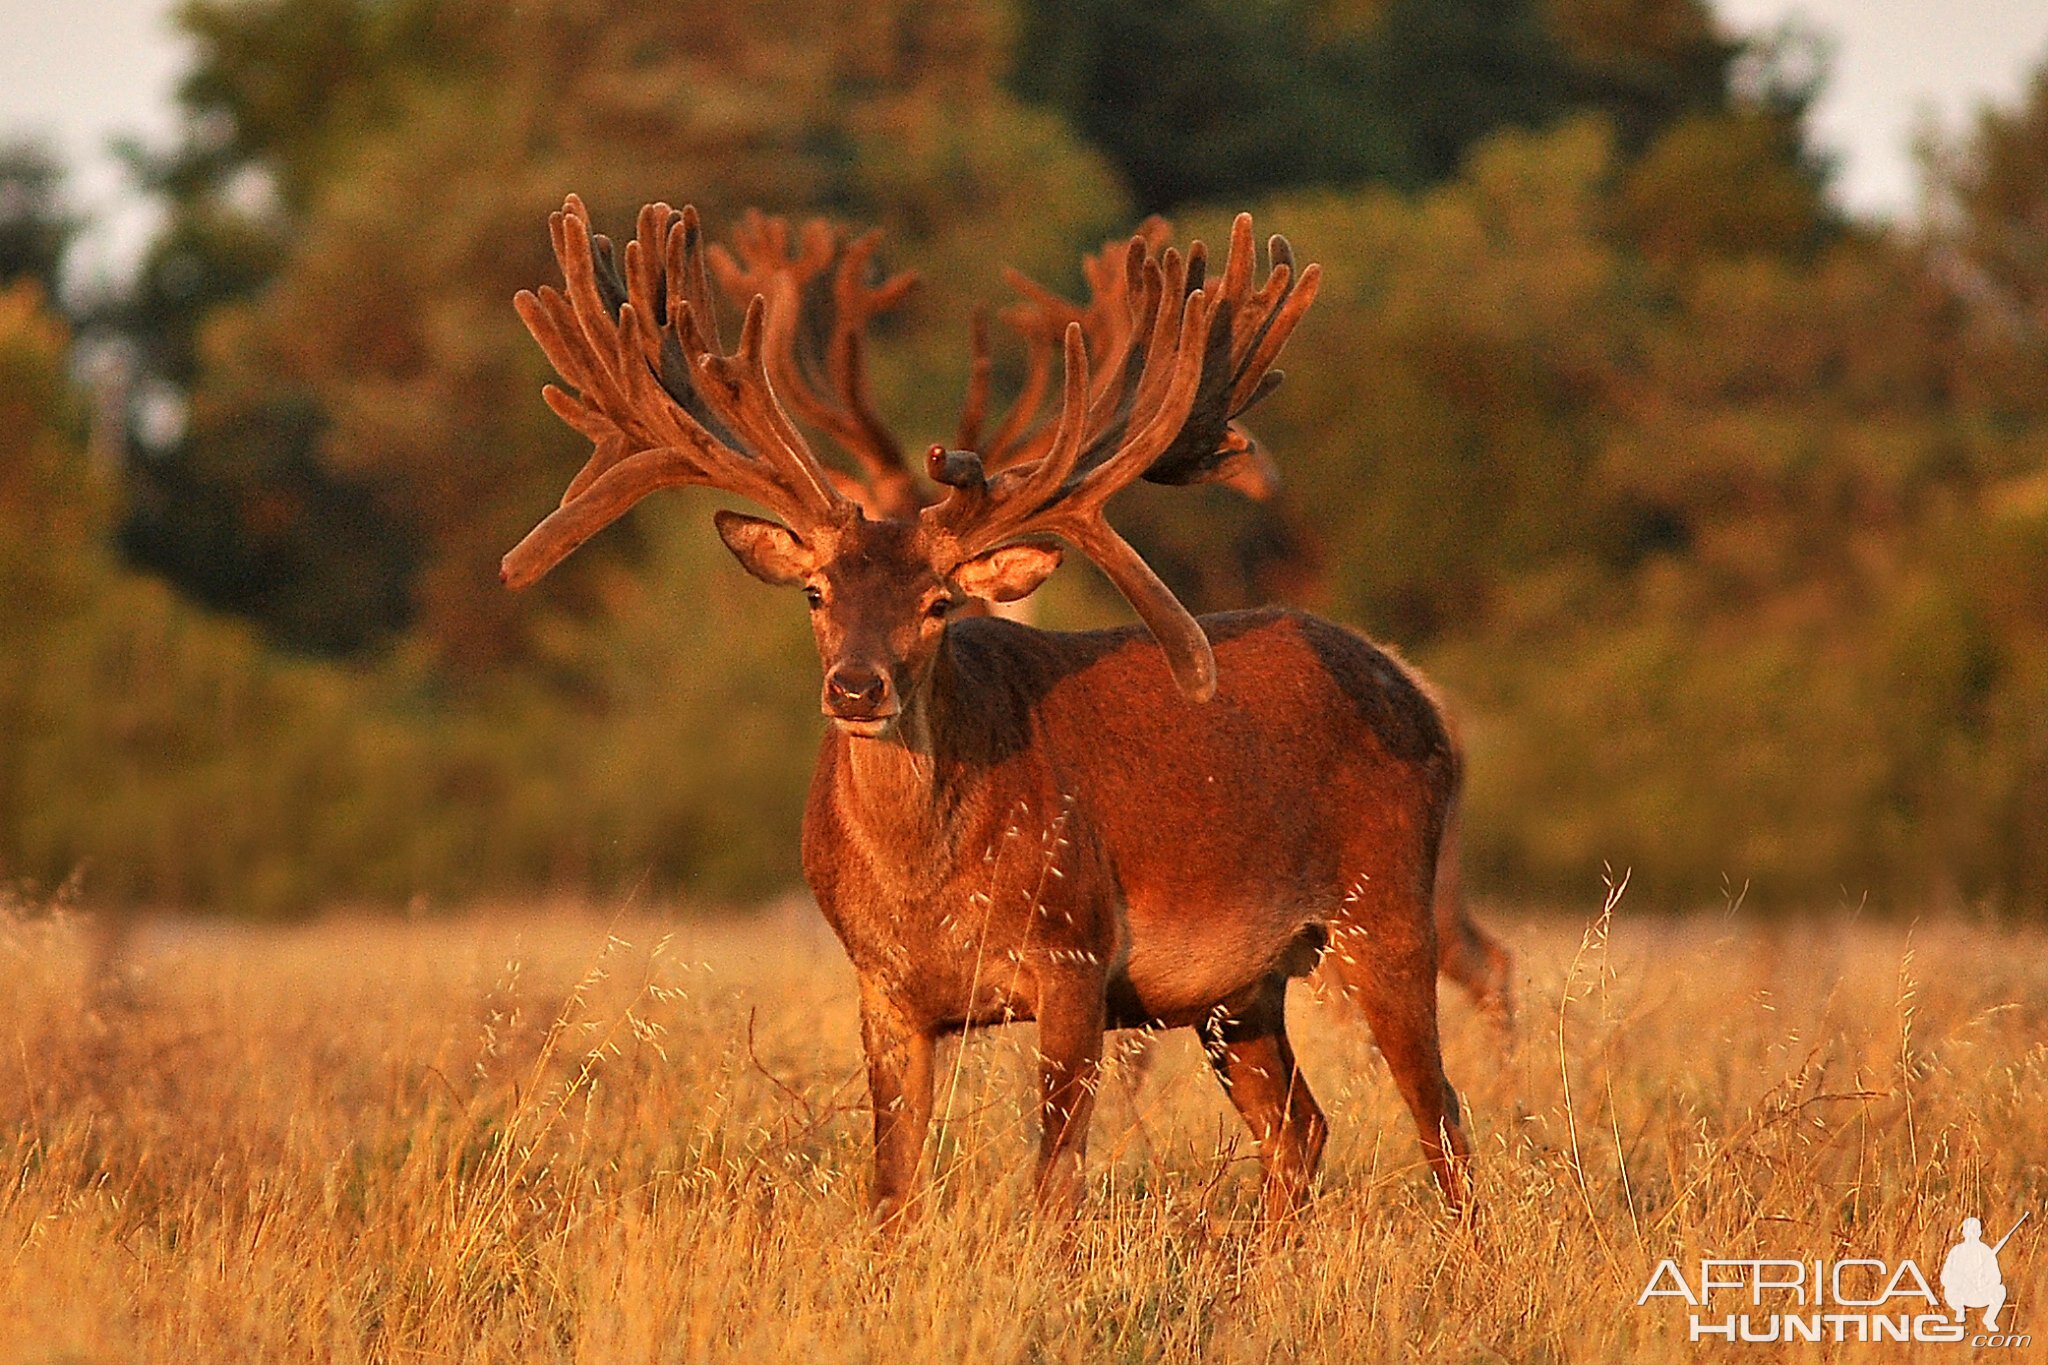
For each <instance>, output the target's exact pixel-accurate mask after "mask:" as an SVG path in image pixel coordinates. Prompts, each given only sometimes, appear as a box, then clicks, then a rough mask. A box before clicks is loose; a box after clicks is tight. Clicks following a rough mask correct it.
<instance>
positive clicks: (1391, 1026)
mask: <svg viewBox="0 0 2048 1365" xmlns="http://www.w3.org/2000/svg"><path fill="white" fill-rule="evenodd" d="M1429 887H1430V878H1429V877H1428V876H1427V875H1424V876H1420V877H1406V876H1392V875H1389V876H1386V877H1381V878H1362V879H1361V880H1360V882H1359V884H1358V886H1357V887H1356V888H1355V890H1354V891H1353V893H1352V895H1351V897H1350V899H1349V901H1348V902H1347V913H1346V916H1345V918H1344V919H1343V920H1341V921H1339V922H1338V923H1336V924H1334V925H1332V926H1331V927H1332V929H1333V930H1334V941H1333V943H1332V945H1331V950H1330V954H1329V956H1328V958H1326V959H1325V961H1326V962H1328V963H1329V964H1330V965H1331V966H1332V967H1334V968H1335V970H1336V973H1337V977H1338V980H1339V981H1341V982H1342V983H1343V986H1344V990H1345V993H1346V994H1347V995H1349V996H1350V997H1351V999H1352V1000H1353V1002H1354V1003H1356V1004H1357V1005H1358V1007H1359V1008H1360V1009H1361V1010H1363V1011H1364V1013H1365V1018H1366V1022H1367V1023H1368V1024H1370V1025H1371V1027H1372V1036H1373V1041H1374V1042H1376V1043H1378V1044H1379V1049H1380V1055H1381V1056H1383V1057H1385V1058H1386V1059H1387V1069H1388V1070H1389V1071H1391V1072H1392V1073H1393V1077H1394V1086H1395V1088H1396V1089H1398V1090H1399V1091H1400V1092H1401V1098H1402V1100H1404V1101H1405V1102H1406V1103H1407V1105H1408V1110H1409V1112H1410V1113H1411V1114H1412V1115H1413V1116H1414V1118H1415V1127H1416V1130H1417V1132H1418V1134H1419V1135H1420V1136H1421V1139H1422V1153H1423V1156H1424V1157H1426V1158H1427V1159H1428V1161H1429V1168H1430V1172H1431V1174H1433V1175H1434V1176H1435V1177H1436V1183H1437V1185H1438V1187H1439V1188H1440V1189H1442V1191H1443V1194H1444V1200H1445V1202H1446V1203H1448V1204H1449V1205H1450V1206H1451V1207H1452V1208H1453V1209H1462V1208H1463V1207H1464V1205H1465V1199H1466V1188H1465V1185H1466V1175H1465V1164H1466V1161H1467V1159H1468V1157H1469V1154H1470V1151H1469V1148H1468V1147H1467V1145H1466V1142H1465V1133H1464V1129H1463V1127H1462V1126H1461V1124H1460V1122H1459V1115H1458V1096H1457V1092H1455V1091H1454V1090H1452V1089H1451V1083H1450V1080H1449V1079H1448V1078H1447V1077H1446V1076H1445V1075H1444V1061H1443V1050H1442V1045H1441V1043H1440V1042H1439V1040H1438V1036H1437V1017H1436V1003H1437V1002H1436V973H1437V952H1436V948H1437V940H1436V925H1435V923H1434V922H1433V919H1432V915H1431V906H1430V895H1429Z"/></svg>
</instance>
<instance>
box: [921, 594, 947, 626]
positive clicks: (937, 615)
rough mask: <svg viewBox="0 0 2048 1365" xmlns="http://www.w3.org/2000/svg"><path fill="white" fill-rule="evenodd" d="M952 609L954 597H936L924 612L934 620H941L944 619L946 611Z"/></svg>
mask: <svg viewBox="0 0 2048 1365" xmlns="http://www.w3.org/2000/svg"><path fill="white" fill-rule="evenodd" d="M951 610H953V599H952V598H950V597H939V598H934V599H933V600H932V604H931V605H930V606H928V607H926V608H925V609H924V614H925V615H926V616H929V617H931V618H932V620H934V621H939V620H943V619H944V618H945V615H946V613H947V612H949V611H951Z"/></svg>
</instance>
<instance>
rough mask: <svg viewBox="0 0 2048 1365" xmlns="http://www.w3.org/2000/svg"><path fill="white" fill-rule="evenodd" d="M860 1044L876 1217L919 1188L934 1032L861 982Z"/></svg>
mask: <svg viewBox="0 0 2048 1365" xmlns="http://www.w3.org/2000/svg"><path fill="white" fill-rule="evenodd" d="M860 1023H861V1046H862V1048H863V1050H864V1051H865V1052H866V1053H867V1060H868V1095H869V1097H870V1098H871V1099H872V1100H873V1102H874V1108H875V1184H874V1189H873V1190H872V1191H871V1193H870V1198H871V1202H872V1204H873V1207H874V1214H875V1222H876V1223H878V1224H882V1225H885V1226H886V1225H888V1224H890V1223H893V1222H895V1221H896V1220H897V1219H898V1218H900V1217H901V1216H902V1214H903V1212H904V1210H905V1208H906V1207H907V1206H908V1204H909V1202H910V1200H911V1197H912V1196H913V1195H914V1194H915V1193H916V1190H917V1178H918V1169H919V1166H920V1165H921V1164H922V1161H923V1158H924V1135H925V1130H926V1129H927V1128H929V1127H930V1126H931V1120H932V1036H931V1033H930V1032H929V1031H928V1030H927V1029H926V1028H925V1027H924V1025H923V1024H922V1023H921V1022H919V1021H917V1020H915V1019H913V1018H911V1017H910V1015H909V1014H908V1013H906V1012H905V1011H904V1010H903V1009H902V1008H901V1007H900V1006H899V1005H897V1004H896V1002H895V1001H893V1000H891V999H889V997H888V996H887V995H886V994H885V993H884V992H883V991H882V990H881V989H879V988H878V987H875V986H872V985H870V984H869V983H867V982H865V981H864V982H862V983H861V1001H860Z"/></svg>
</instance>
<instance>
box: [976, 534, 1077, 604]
mask: <svg viewBox="0 0 2048 1365" xmlns="http://www.w3.org/2000/svg"><path fill="white" fill-rule="evenodd" d="M1060 554H1061V551H1060V547H1059V546H1057V545H1055V544H1053V543H1052V542H1050V541H1045V540H1027V541H1023V542H1021V543H1019V544H1016V545H1002V546H998V547H997V548H995V549H993V550H990V551H988V552H987V553H986V554H979V555H976V556H975V557H974V558H972V559H970V560H968V561H967V562H966V563H964V564H962V565H960V566H958V567H957V568H955V569H954V570H953V583H954V586H956V587H958V588H959V589H960V591H962V592H964V593H966V594H967V595H968V596H969V597H979V598H982V599H983V600H985V601H989V602H1015V601H1017V600H1019V599H1020V598H1025V597H1029V596H1031V594H1032V593H1034V592H1037V591H1038V585H1039V584H1041V583H1043V582H1045V580H1046V579H1048V578H1051V577H1052V571H1053V570H1054V569H1057V568H1058V567H1059V566H1060Z"/></svg>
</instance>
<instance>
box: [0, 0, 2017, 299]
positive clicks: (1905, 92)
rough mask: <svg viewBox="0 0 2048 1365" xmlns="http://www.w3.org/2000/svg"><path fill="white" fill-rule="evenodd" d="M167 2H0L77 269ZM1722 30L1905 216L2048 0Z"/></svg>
mask: <svg viewBox="0 0 2048 1365" xmlns="http://www.w3.org/2000/svg"><path fill="white" fill-rule="evenodd" d="M171 4H172V0H0V137H6V136H9V135H12V134H16V133H22V132H34V133H40V134H42V135H44V136H46V137H47V138H49V139H51V140H53V141H54V142H55V143H56V144H57V146H58V148H59V149H60V151H61V152H62V153H63V155H64V157H65V159H66V161H67V162H68V163H69V164H70V165H71V166H72V168H73V174H74V179H73V182H72V197H73V199H74V201H75V203H76V206H77V207H78V208H79V209H81V210H83V211H84V212H85V213H86V214H88V215H89V216H90V217H91V218H93V220H94V224H95V225H94V227H93V229H92V231H91V232H90V233H89V234H88V235H87V237H86V238H85V239H84V241H83V242H82V244H81V249H80V250H79V252H78V253H77V254H76V256H75V257H74V259H73V261H72V263H71V267H72V276H73V278H74V279H81V280H90V279H92V278H93V277H95V276H96V275H104V274H105V273H107V272H110V271H116V270H119V269H121V268H123V267H124V266H125V265H126V264H127V263H129V262H132V261H133V259H134V257H135V255H136V253H137V251H138V250H139V248H140V245H141V243H142V242H143V241H144V240H145V239H146V238H147V235H148V232H149V226H150V221H151V220H150V218H149V216H148V214H147V212H146V211H144V210H141V209H139V208H138V207H137V206H136V205H135V204H134V202H133V200H134V195H133V193H132V191H130V190H129V189H127V188H126V187H125V186H124V185H123V183H122V177H121V173H120V170H119V167H118V165H117V163H116V162H115V161H114V159H113V157H112V156H111V155H110V154H108V152H107V150H106V148H107V144H108V143H109V141H110V140H111V139H112V138H114V137H115V136H117V135H120V134H124V133H125V134H140V135H142V136H144V137H145V138H147V139H149V140H152V141H157V142H162V141H164V140H166V139H168V137H169V136H170V133H171V130H172V127H173V116H172V106H171V97H172V91H173V89H174V87H175V86H176V83H177V78H178V73H179V70H180V69H181V67H182V65H183V61H184V55H185V54H184V52H183V49H182V48H181V46H180V44H179V42H178V41H177V39H176V38H175V36H174V35H173V34H172V31H171V29H170V25H169V19H168V15H169V13H170V9H171ZM1717 8H1718V10H1719V12H1720V14H1721V15H1722V17H1723V20H1724V22H1726V23H1727V24H1728V25H1729V26H1730V27H1731V28H1734V29H1736V30H1739V31H1751V30H1755V29H1759V28H1769V27H1771V26H1773V25H1775V24H1777V23H1779V22H1781V21H1782V20H1784V19H1786V18H1788V17H1793V16H1797V17H1800V18H1802V19H1804V20H1806V21H1807V22H1808V23H1809V24H1810V25H1811V26H1812V27H1814V28H1817V29H1819V30H1820V31H1821V32H1823V33H1826V34H1828V35H1830V36H1831V37H1832V38H1833V40H1834V44H1835V49H1834V61H1833V67H1832V75H1831V77H1830V79H1829V81H1828V84H1827V88H1826V93H1825V94H1824V95H1823V97H1822V99H1821V102H1820V104H1819V106H1818V108H1817V110H1816V112H1815V117H1814V129H1815V132H1816V135H1817V138H1818V140H1819V141H1820V142H1821V143H1822V145H1824V146H1826V147H1828V148H1830V149H1831V150H1833V151H1835V152H1837V153H1838V154H1839V155H1840V157H1841V161H1840V170H1839V174H1838V178H1837V181H1836V193H1837V194H1838V195H1839V196H1840V198H1841V200H1842V202H1843V203H1844V204H1846V205H1847V206H1848V207H1849V208H1850V209H1851V210H1853V211H1855V212H1857V213H1859V214H1865V215H1880V216H1899V215H1905V214H1910V213H1911V212H1912V210H1913V207H1914V203H1915V196H1916V188H1917V179H1916V173H1915V169H1914V166H1913V162H1912V157H1911V152H1910V145H1911V142H1912V138H1913V134H1914V131H1915V130H1916V128H1918V127H1920V126H1921V125H1922V123H1923V122H1924V121H1925V120H1927V119H1930V118H1931V119H1932V120H1934V121H1935V122H1936V124H1937V125H1938V126H1941V127H1945V128H1948V129H1951V130H1954V129H1958V128H1960V127H1962V126H1964V124H1965V123H1966V122H1967V120H1968V117H1969V115H1970V113H1971V112H1972V111H1973V110H1974V109H1976V108H1977V107H1978V106H1979V105H1980V104H1982V103H1983V102H1985V101H1986V100H1993V101H1998V102H2001V103H2008V104H2009V103H2011V102H2013V101H2014V100H2016V99H2017V98H2018V96H2019V93H2020V91H2021V89H2022V88H2023V85H2024V81H2025V78H2026V74H2027V72H2028V71H2029V70H2030V69H2032V68H2033V67H2034V66H2035V65H2037V64H2038V63H2040V62H2042V61H2043V60H2048V0H1718V3H1717Z"/></svg>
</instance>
